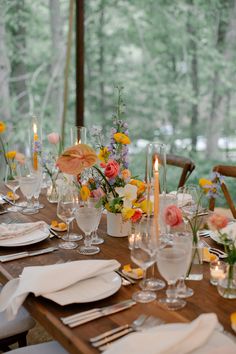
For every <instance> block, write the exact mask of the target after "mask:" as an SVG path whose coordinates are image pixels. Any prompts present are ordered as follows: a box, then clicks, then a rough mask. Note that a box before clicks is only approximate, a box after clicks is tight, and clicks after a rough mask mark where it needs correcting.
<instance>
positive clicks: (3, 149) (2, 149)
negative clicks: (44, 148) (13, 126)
mask: <svg viewBox="0 0 236 354" xmlns="http://www.w3.org/2000/svg"><path fill="white" fill-rule="evenodd" d="M6 129H7V126H6V124H5V123H4V122H3V121H0V153H2V154H3V156H4V160H5V163H6V165H8V166H9V177H10V178H11V177H12V170H13V169H14V168H15V161H16V162H19V163H20V164H24V163H25V156H24V155H23V154H21V153H20V152H17V151H15V150H9V148H8V142H7V141H5V139H4V138H3V134H4V133H5V131H6ZM12 178H13V177H12Z"/></svg>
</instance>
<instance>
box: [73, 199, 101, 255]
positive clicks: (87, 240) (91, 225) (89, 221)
mask: <svg viewBox="0 0 236 354" xmlns="http://www.w3.org/2000/svg"><path fill="white" fill-rule="evenodd" d="M75 219H76V221H77V224H78V226H79V228H80V229H81V230H82V231H83V232H84V234H85V237H84V245H83V246H81V247H79V253H80V254H84V255H93V254H96V253H99V252H100V248H99V247H97V246H94V245H92V235H91V233H92V232H93V231H94V230H96V229H97V228H98V225H99V223H100V219H101V209H100V208H96V207H94V206H91V205H81V206H80V207H79V208H78V209H77V210H76V212H75Z"/></svg>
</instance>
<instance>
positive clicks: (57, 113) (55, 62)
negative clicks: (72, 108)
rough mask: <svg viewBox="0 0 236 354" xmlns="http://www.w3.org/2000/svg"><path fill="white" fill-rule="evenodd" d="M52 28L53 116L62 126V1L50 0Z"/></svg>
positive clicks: (63, 55)
mask: <svg viewBox="0 0 236 354" xmlns="http://www.w3.org/2000/svg"><path fill="white" fill-rule="evenodd" d="M49 8H50V28H51V39H52V41H51V50H52V55H51V77H52V78H53V85H52V88H51V107H52V111H51V116H52V117H54V118H55V121H56V122H59V124H60V125H61V121H60V120H61V117H62V109H63V104H62V103H63V70H62V68H63V62H64V57H65V54H64V50H65V49H64V46H63V40H62V39H63V37H62V21H61V13H60V1H59V0H50V1H49Z"/></svg>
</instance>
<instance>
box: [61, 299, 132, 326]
mask: <svg viewBox="0 0 236 354" xmlns="http://www.w3.org/2000/svg"><path fill="white" fill-rule="evenodd" d="M135 304H136V302H135V301H133V300H125V301H121V302H119V303H117V304H115V305H111V306H106V307H102V308H100V309H99V308H98V309H93V310H89V311H86V312H85V313H79V314H76V315H72V316H69V317H64V318H63V317H62V318H61V320H62V322H63V323H64V324H66V325H68V326H69V327H70V328H73V327H76V326H79V325H82V324H84V323H87V322H90V321H93V320H95V319H97V318H100V317H104V316H108V315H111V314H113V313H116V312H119V311H123V310H125V309H128V308H130V307H132V306H133V305H135Z"/></svg>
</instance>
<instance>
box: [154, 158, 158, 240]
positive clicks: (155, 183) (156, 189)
mask: <svg viewBox="0 0 236 354" xmlns="http://www.w3.org/2000/svg"><path fill="white" fill-rule="evenodd" d="M158 164H159V162H158V158H157V157H156V156H155V160H154V164H153V175H154V225H155V233H156V237H157V238H159V221H158V216H159V171H158Z"/></svg>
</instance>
